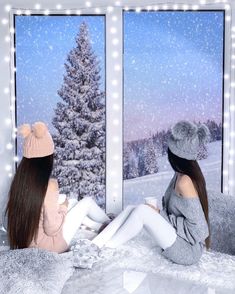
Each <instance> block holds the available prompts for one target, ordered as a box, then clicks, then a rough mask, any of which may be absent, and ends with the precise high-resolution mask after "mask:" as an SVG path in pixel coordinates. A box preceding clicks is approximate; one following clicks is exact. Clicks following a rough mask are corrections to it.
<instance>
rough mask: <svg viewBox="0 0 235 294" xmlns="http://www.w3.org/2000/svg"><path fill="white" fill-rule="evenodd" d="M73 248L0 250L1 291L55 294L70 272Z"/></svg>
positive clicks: (71, 271) (71, 269) (16, 293)
mask: <svg viewBox="0 0 235 294" xmlns="http://www.w3.org/2000/svg"><path fill="white" fill-rule="evenodd" d="M73 270H74V269H73V258H72V252H68V253H63V254H57V253H53V252H49V251H45V250H41V249H36V248H27V249H20V250H4V251H0V293H4V294H5V293H10V294H11V293H12V294H13V293H14V294H18V293H20V294H22V293H24V294H47V293H48V294H49V293H50V294H56V293H61V291H62V289H63V286H64V284H65V282H66V281H67V280H68V279H69V278H70V276H71V275H72V274H73Z"/></svg>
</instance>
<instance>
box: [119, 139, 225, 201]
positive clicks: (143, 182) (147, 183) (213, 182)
mask: <svg viewBox="0 0 235 294" xmlns="http://www.w3.org/2000/svg"><path fill="white" fill-rule="evenodd" d="M221 148H222V144H221V141H217V142H213V143H210V144H208V152H209V156H208V157H207V158H206V159H202V160H200V161H199V165H200V167H201V169H202V172H203V174H204V177H205V180H206V184H207V189H212V190H217V191H220V190H221V159H220V158H219V155H221ZM173 175H174V172H173V170H172V168H171V166H170V164H169V162H168V159H167V156H166V155H165V156H162V157H161V158H159V171H158V173H157V174H151V175H147V176H143V177H138V178H134V179H129V180H124V181H123V201H124V206H127V205H128V204H138V203H143V202H144V198H145V197H152V196H156V197H157V198H158V199H161V197H162V196H163V195H164V193H165V191H166V188H167V187H168V185H169V182H170V180H171V178H172V177H173ZM160 204H161V203H160Z"/></svg>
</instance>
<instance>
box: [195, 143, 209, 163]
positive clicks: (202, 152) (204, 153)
mask: <svg viewBox="0 0 235 294" xmlns="http://www.w3.org/2000/svg"><path fill="white" fill-rule="evenodd" d="M207 157H208V148H207V146H206V145H205V144H201V145H200V146H199V151H198V155H197V160H202V159H206V158H207Z"/></svg>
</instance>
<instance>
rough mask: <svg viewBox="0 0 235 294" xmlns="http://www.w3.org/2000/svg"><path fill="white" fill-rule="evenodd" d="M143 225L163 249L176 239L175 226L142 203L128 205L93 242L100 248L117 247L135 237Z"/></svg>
mask: <svg viewBox="0 0 235 294" xmlns="http://www.w3.org/2000/svg"><path fill="white" fill-rule="evenodd" d="M143 227H145V228H146V229H147V231H148V232H149V233H150V234H151V235H152V237H153V238H154V239H155V241H156V243H157V244H158V245H159V246H160V247H161V248H162V249H166V248H168V247H170V246H171V245H172V244H173V243H174V242H175V240H176V237H177V234H176V232H175V229H174V228H173V226H171V224H170V223H168V222H167V221H166V220H165V219H164V218H163V217H162V216H161V215H160V214H159V213H158V212H157V211H155V210H154V209H153V208H151V207H149V206H147V205H144V204H140V205H138V206H127V208H126V209H125V210H124V211H122V212H121V213H120V214H119V215H118V216H117V217H116V218H115V219H114V220H113V221H112V222H111V223H110V224H109V225H108V226H107V227H106V228H105V229H104V230H103V231H102V232H101V233H100V234H99V235H98V236H97V237H95V238H94V239H93V241H92V242H93V243H95V244H96V245H97V246H98V247H100V248H101V247H103V246H106V247H111V248H116V247H118V246H119V245H122V244H124V243H125V242H127V241H128V240H130V239H132V238H133V237H135V236H136V235H137V234H138V233H139V232H140V231H141V230H142V228H143Z"/></svg>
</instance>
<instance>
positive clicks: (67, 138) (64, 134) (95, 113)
mask: <svg viewBox="0 0 235 294" xmlns="http://www.w3.org/2000/svg"><path fill="white" fill-rule="evenodd" d="M75 40H76V46H75V48H73V49H72V50H71V51H70V52H69V54H68V56H67V61H66V63H65V70H66V73H65V75H64V80H63V84H62V86H61V88H60V90H59V91H58V94H59V96H60V97H61V99H62V102H59V103H57V106H56V109H55V117H54V118H53V125H54V127H55V129H56V133H55V134H54V136H53V138H54V141H55V146H56V148H55V169H54V175H55V176H56V177H57V179H58V181H59V185H60V188H61V191H62V192H63V193H66V194H67V195H69V196H70V197H76V198H78V199H81V198H83V197H84V196H93V197H95V198H96V200H97V201H98V203H99V204H101V205H102V204H104V196H105V94H104V92H102V91H101V90H100V83H101V82H100V80H101V76H100V66H99V61H98V60H97V57H96V55H95V54H94V52H93V50H92V47H91V42H90V39H89V33H88V27H87V25H86V23H82V24H81V26H80V30H79V33H78V35H77V36H76V39H75Z"/></svg>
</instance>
